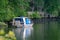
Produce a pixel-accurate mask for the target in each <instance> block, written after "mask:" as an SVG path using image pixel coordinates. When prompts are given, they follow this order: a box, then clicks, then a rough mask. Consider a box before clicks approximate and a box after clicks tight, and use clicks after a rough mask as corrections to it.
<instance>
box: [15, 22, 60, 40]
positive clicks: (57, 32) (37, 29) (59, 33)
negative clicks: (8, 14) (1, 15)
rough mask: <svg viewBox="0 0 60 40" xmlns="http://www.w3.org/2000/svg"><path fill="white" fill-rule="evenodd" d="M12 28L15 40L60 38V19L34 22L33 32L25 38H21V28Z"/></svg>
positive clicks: (51, 39) (57, 39)
mask: <svg viewBox="0 0 60 40" xmlns="http://www.w3.org/2000/svg"><path fill="white" fill-rule="evenodd" d="M14 30H15V34H16V37H17V40H60V21H47V22H44V23H40V24H34V25H33V32H32V33H31V35H30V36H29V37H27V38H25V39H23V38H22V33H23V30H22V31H21V29H20V28H17V29H14ZM18 30H20V31H21V32H20V31H18ZM17 32H18V33H17ZM21 38H22V39H21Z"/></svg>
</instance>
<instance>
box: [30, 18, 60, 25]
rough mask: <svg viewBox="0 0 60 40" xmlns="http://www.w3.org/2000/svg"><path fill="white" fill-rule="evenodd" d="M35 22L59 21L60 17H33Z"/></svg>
mask: <svg viewBox="0 0 60 40" xmlns="http://www.w3.org/2000/svg"><path fill="white" fill-rule="evenodd" d="M31 19H32V21H33V23H35V24H37V23H38V24H39V23H44V22H48V21H59V20H60V17H43V18H31Z"/></svg>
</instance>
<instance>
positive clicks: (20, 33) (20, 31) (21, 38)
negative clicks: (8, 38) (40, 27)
mask: <svg viewBox="0 0 60 40" xmlns="http://www.w3.org/2000/svg"><path fill="white" fill-rule="evenodd" d="M13 31H14V32H15V34H16V38H17V40H28V38H29V37H30V35H31V33H32V32H33V27H31V28H29V27H27V28H15V29H13Z"/></svg>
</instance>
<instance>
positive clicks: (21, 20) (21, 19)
mask: <svg viewBox="0 0 60 40" xmlns="http://www.w3.org/2000/svg"><path fill="white" fill-rule="evenodd" d="M15 20H16V21H19V20H20V22H23V18H16V19H15Z"/></svg>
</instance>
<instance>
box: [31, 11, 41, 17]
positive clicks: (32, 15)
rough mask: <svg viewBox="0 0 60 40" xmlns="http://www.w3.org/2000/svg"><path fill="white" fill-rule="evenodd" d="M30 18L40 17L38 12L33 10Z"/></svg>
mask: <svg viewBox="0 0 60 40" xmlns="http://www.w3.org/2000/svg"><path fill="white" fill-rule="evenodd" d="M30 17H31V18H41V16H40V14H39V13H37V12H34V13H32V14H31V15H30Z"/></svg>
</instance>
